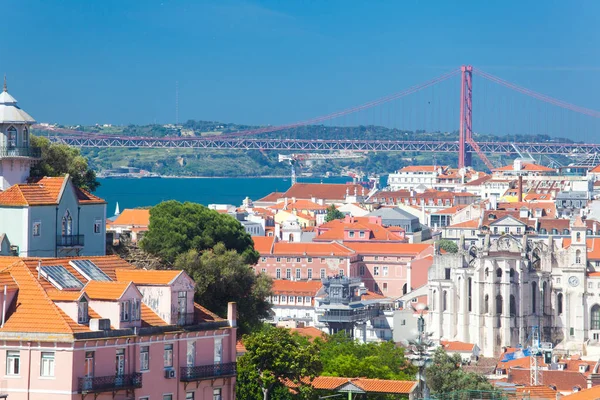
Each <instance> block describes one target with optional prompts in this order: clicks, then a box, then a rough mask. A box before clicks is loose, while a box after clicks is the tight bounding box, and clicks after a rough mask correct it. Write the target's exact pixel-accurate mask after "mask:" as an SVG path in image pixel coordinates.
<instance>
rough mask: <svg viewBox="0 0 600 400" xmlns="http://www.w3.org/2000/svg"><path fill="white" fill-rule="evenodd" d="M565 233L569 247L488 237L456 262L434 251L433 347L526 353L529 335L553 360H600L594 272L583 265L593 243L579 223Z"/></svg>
mask: <svg viewBox="0 0 600 400" xmlns="http://www.w3.org/2000/svg"><path fill="white" fill-rule="evenodd" d="M571 225H572V229H571V238H570V239H553V238H552V236H550V237H549V238H547V239H543V240H542V239H539V240H536V238H535V236H528V235H523V236H522V238H520V239H517V238H515V237H513V236H511V235H510V234H505V235H503V236H500V237H499V238H496V239H494V240H490V236H489V234H488V235H487V236H486V237H485V240H484V243H483V245H477V246H471V248H470V249H468V250H463V251H459V252H458V253H456V254H440V252H439V251H436V254H435V256H434V263H433V265H432V266H431V267H430V269H429V277H428V278H429V300H428V302H429V305H428V306H429V312H428V323H427V331H429V332H431V333H432V339H437V340H449V341H461V342H468V343H474V344H476V345H478V346H479V348H480V349H481V350H482V355H483V356H486V357H491V356H498V355H499V354H500V353H501V352H502V351H503V348H505V347H516V346H518V345H522V346H523V347H527V346H529V345H530V344H531V343H530V340H531V337H530V336H531V332H532V328H534V327H536V328H537V329H538V330H539V332H540V339H541V341H542V342H550V343H552V345H553V346H554V348H555V351H556V352H561V351H564V352H565V353H566V352H579V353H580V354H584V353H585V354H590V355H591V354H596V353H598V354H600V345H599V344H598V342H599V341H600V267H597V266H596V265H592V263H588V251H591V249H589V248H588V247H590V246H591V247H593V246H594V243H596V240H595V239H594V240H592V239H587V237H586V236H587V232H586V226H585V224H584V222H583V221H582V220H581V218H580V217H578V218H577V219H576V220H575V221H573V222H571ZM463 240H464V239H463ZM463 244H464V243H461V244H460V245H459V246H458V247H459V249H463V248H464V246H463ZM599 244H600V242H599ZM598 250H600V249H598Z"/></svg>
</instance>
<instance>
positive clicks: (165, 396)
mask: <svg viewBox="0 0 600 400" xmlns="http://www.w3.org/2000/svg"><path fill="white" fill-rule="evenodd" d="M163 400H173V395H172V394H163Z"/></svg>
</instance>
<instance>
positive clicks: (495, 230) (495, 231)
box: [494, 226, 498, 235]
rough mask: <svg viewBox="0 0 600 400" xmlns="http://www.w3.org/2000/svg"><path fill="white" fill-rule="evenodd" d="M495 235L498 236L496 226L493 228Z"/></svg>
mask: <svg viewBox="0 0 600 400" xmlns="http://www.w3.org/2000/svg"><path fill="white" fill-rule="evenodd" d="M497 234H498V227H497V226H495V227H494V235H497Z"/></svg>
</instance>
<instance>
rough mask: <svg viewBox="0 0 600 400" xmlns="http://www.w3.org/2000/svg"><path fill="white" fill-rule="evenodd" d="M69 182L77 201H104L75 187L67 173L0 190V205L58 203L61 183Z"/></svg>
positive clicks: (85, 202)
mask: <svg viewBox="0 0 600 400" xmlns="http://www.w3.org/2000/svg"><path fill="white" fill-rule="evenodd" d="M67 181H68V182H70V183H71V185H72V187H73V191H74V192H75V196H76V197H77V200H78V201H79V203H82V204H88V203H92V204H93V203H98V204H104V203H106V202H105V201H104V200H103V199H101V198H100V197H98V196H94V195H92V194H90V193H88V192H86V191H85V190H82V189H79V188H77V187H76V186H75V185H73V183H72V182H71V180H70V178H69V177H68V175H66V176H63V177H45V178H42V179H40V180H39V181H38V182H36V183H28V184H16V185H13V186H11V187H10V188H8V189H7V190H6V191H4V192H0V205H3V206H39V205H52V204H58V203H59V201H60V198H59V196H60V193H61V190H62V188H63V185H66V184H67V183H66V182H67Z"/></svg>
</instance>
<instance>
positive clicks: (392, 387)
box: [284, 376, 417, 394]
mask: <svg viewBox="0 0 600 400" xmlns="http://www.w3.org/2000/svg"><path fill="white" fill-rule="evenodd" d="M302 382H303V383H305V384H310V385H311V386H312V387H313V388H315V389H317V390H335V389H339V388H341V387H343V386H345V385H346V384H352V385H355V386H357V387H359V388H360V389H362V390H364V391H365V392H367V393H388V394H410V393H412V392H413V391H414V390H415V388H416V387H417V382H416V381H397V380H387V379H367V378H344V377H334V376H317V377H315V378H314V379H313V380H312V382H311V381H310V379H308V378H303V379H302ZM284 383H285V385H286V386H288V387H291V388H295V387H297V385H296V384H295V383H293V382H291V381H286V382H284Z"/></svg>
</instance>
